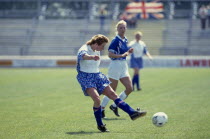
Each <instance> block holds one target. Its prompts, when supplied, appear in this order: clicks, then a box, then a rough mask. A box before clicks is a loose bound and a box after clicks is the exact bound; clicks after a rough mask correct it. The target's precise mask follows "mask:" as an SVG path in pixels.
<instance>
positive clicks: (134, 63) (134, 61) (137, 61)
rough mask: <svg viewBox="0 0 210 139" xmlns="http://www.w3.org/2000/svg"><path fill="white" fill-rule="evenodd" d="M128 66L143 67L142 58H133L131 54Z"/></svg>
mask: <svg viewBox="0 0 210 139" xmlns="http://www.w3.org/2000/svg"><path fill="white" fill-rule="evenodd" d="M130 67H131V68H139V69H142V68H143V58H142V57H140V58H135V57H134V56H133V55H131V59H130Z"/></svg>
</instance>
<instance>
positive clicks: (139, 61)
mask: <svg viewBox="0 0 210 139" xmlns="http://www.w3.org/2000/svg"><path fill="white" fill-rule="evenodd" d="M141 38H142V33H141V32H136V33H135V40H133V41H131V42H130V43H129V46H130V47H131V48H133V49H134V50H133V53H132V54H131V59H130V67H131V68H133V70H134V75H133V79H132V84H133V90H134V89H135V88H134V86H135V85H136V88H137V90H138V91H139V90H141V86H140V76H139V71H140V69H142V68H143V55H144V54H145V55H147V56H148V57H149V59H150V60H152V59H153V57H152V56H151V55H150V53H149V51H148V50H147V48H146V44H145V43H144V42H143V41H142V40H141Z"/></svg>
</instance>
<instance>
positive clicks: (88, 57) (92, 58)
mask: <svg viewBox="0 0 210 139" xmlns="http://www.w3.org/2000/svg"><path fill="white" fill-rule="evenodd" d="M83 59H84V60H95V61H97V60H99V59H100V57H99V56H97V55H88V54H85V55H84V56H83Z"/></svg>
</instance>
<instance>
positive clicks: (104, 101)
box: [101, 96, 110, 110]
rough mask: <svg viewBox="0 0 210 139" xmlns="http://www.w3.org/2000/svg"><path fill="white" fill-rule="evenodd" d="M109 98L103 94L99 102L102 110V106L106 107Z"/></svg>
mask: <svg viewBox="0 0 210 139" xmlns="http://www.w3.org/2000/svg"><path fill="white" fill-rule="evenodd" d="M109 100H110V99H109V98H108V97H107V96H104V98H103V100H102V102H101V108H102V110H103V108H105V107H106V105H107V104H108V103H109Z"/></svg>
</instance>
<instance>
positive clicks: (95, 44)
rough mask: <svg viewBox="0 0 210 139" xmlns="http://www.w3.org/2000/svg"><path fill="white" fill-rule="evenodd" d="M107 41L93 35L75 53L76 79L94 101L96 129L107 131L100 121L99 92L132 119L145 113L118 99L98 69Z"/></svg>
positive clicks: (101, 36)
mask: <svg viewBox="0 0 210 139" xmlns="http://www.w3.org/2000/svg"><path fill="white" fill-rule="evenodd" d="M108 41H109V40H108V38H107V37H106V36H104V35H100V34H98V35H95V36H93V37H92V39H91V40H89V41H88V42H87V43H86V44H84V45H83V46H82V47H81V48H80V49H79V51H78V54H77V72H78V75H77V80H78V82H79V83H80V85H81V88H82V90H83V92H84V95H85V96H90V97H91V98H92V100H93V102H94V104H93V111H94V115H95V119H96V122H97V126H98V129H99V130H100V131H101V132H108V131H109V130H108V129H107V128H106V125H105V124H104V123H103V122H102V112H101V106H100V104H101V101H100V95H101V94H104V95H106V96H107V97H108V98H110V99H111V100H113V101H114V103H115V104H116V105H117V106H118V107H119V108H120V109H122V110H123V111H125V112H126V113H127V114H128V115H129V116H130V118H131V119H132V120H135V119H137V118H139V117H142V116H145V115H146V112H145V111H136V110H134V109H133V108H131V107H130V106H129V105H128V104H127V103H125V102H124V101H123V100H122V99H120V98H119V97H118V96H117V94H116V93H115V92H114V90H113V89H112V88H111V87H110V81H109V80H108V78H107V77H106V76H105V75H104V74H102V73H101V72H100V71H99V65H100V51H102V50H103V49H104V47H105V45H106V44H107V43H108Z"/></svg>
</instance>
